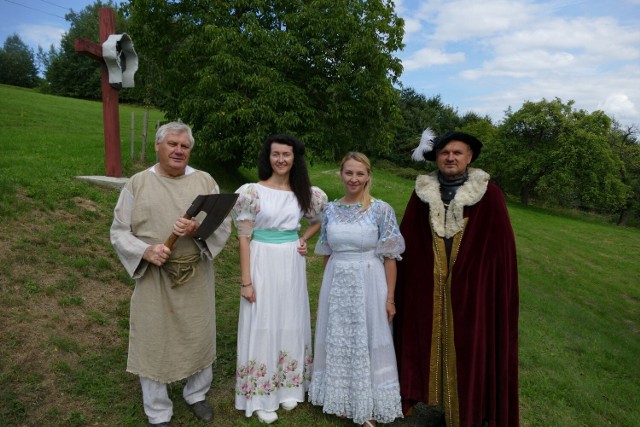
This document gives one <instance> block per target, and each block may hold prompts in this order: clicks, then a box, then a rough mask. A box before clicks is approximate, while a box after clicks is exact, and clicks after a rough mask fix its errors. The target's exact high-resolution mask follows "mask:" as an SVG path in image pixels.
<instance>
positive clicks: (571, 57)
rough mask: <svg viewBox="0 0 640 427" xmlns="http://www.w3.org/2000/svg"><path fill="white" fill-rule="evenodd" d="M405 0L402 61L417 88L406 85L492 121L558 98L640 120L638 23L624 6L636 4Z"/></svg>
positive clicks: (594, 0) (635, 1)
mask: <svg viewBox="0 0 640 427" xmlns="http://www.w3.org/2000/svg"><path fill="white" fill-rule="evenodd" d="M410 3H411V0H405V1H404V7H405V10H406V12H405V14H406V15H407V16H409V17H410V20H411V32H410V33H409V38H408V40H409V42H408V43H407V45H408V46H407V51H406V53H405V56H404V57H403V65H404V67H405V71H407V74H406V75H408V76H411V77H412V78H414V79H416V82H417V84H415V85H414V84H413V82H406V81H404V80H403V82H404V83H405V84H406V85H407V86H413V87H420V88H429V89H433V90H436V91H438V92H439V93H440V94H442V95H443V98H444V99H453V100H455V103H456V104H455V105H456V106H458V107H460V109H461V111H468V110H471V111H475V112H477V113H479V114H483V115H484V114H489V115H490V116H491V117H493V118H495V119H498V120H499V119H501V118H502V117H503V114H504V110H505V109H506V108H507V107H509V106H512V107H513V108H514V109H518V108H519V107H520V106H521V104H522V102H523V101H526V100H531V101H533V102H537V101H539V100H541V99H542V98H546V99H554V98H555V97H558V98H560V99H562V101H563V102H567V101H569V100H575V101H576V103H575V107H576V108H580V109H585V110H587V111H594V110H597V109H602V110H604V111H605V112H606V113H607V114H608V115H610V116H613V117H615V118H616V119H618V120H620V121H621V122H624V121H628V122H632V123H636V124H638V123H640V116H639V114H638V109H639V108H640V107H638V106H639V105H640V85H638V83H637V82H638V81H640V27H638V25H637V23H636V22H637V20H634V19H633V16H634V15H635V16H640V14H638V9H637V8H636V7H635V6H630V4H632V3H633V4H640V0H627V2H626V3H627V4H626V6H625V5H624V4H621V3H614V4H607V6H606V7H605V6H604V5H603V4H602V3H601V2H600V1H599V0H511V1H506V0H483V1H479V0H451V1H447V0H426V1H418V2H416V1H413V8H412V9H411V10H410V8H409V4H410ZM416 3H418V4H416ZM420 25H421V26H422V27H423V29H422V30H420V31H418V30H416V29H418V28H419V26H420ZM419 37H420V39H418V38H419ZM412 52H414V53H412ZM447 52H455V53H447ZM441 65H446V67H441Z"/></svg>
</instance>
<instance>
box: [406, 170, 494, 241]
mask: <svg viewBox="0 0 640 427" xmlns="http://www.w3.org/2000/svg"><path fill="white" fill-rule="evenodd" d="M468 171H469V179H467V181H466V182H465V183H464V184H462V186H461V187H460V188H458V191H457V192H456V196H455V197H454V198H453V200H452V201H451V203H450V204H449V209H446V210H445V208H444V203H442V199H441V197H440V183H439V182H438V171H434V172H432V173H430V174H429V175H418V177H417V178H416V195H417V196H418V198H420V200H422V201H423V202H424V203H426V204H428V205H429V216H430V220H431V228H432V229H433V231H434V232H435V233H436V234H437V235H438V236H440V237H444V238H447V239H448V238H451V237H453V236H454V235H455V234H456V233H458V232H459V231H460V230H462V228H463V227H464V216H463V211H464V208H465V206H473V205H475V204H476V203H478V202H479V201H480V199H482V196H484V193H485V192H486V191H487V185H488V184H489V174H488V173H486V172H485V171H483V170H482V169H476V168H469V170H468Z"/></svg>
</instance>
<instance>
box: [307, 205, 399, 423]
mask: <svg viewBox="0 0 640 427" xmlns="http://www.w3.org/2000/svg"><path fill="white" fill-rule="evenodd" d="M403 251H404V239H403V238H402V236H401V234H400V230H399V228H398V223H397V221H396V218H395V214H394V211H393V208H391V206H389V204H387V203H385V202H383V201H381V200H373V201H372V202H371V205H370V207H369V208H368V209H366V210H365V211H361V207H360V205H344V204H341V203H339V202H331V203H329V205H328V206H327V208H326V210H325V212H324V215H323V219H322V231H321V235H320V239H319V241H318V244H317V246H316V253H317V254H320V255H330V258H329V262H328V263H327V266H326V268H325V271H324V278H323V281H322V289H321V290H320V298H319V301H318V318H317V323H316V331H315V360H314V368H313V376H312V380H311V386H310V388H309V401H310V402H311V403H313V404H314V405H322V406H323V411H324V412H326V413H330V414H335V415H338V416H346V417H348V418H351V419H353V421H354V422H356V423H358V424H362V423H364V422H365V421H367V420H370V419H375V420H376V421H379V422H382V423H390V422H392V421H393V420H394V419H396V418H400V417H402V410H401V404H400V387H399V383H398V372H397V367H396V357H395V351H394V347H393V338H392V335H391V327H390V325H389V322H388V320H387V312H386V300H387V282H386V277H385V271H384V264H383V257H387V258H395V259H400V254H401V253H402V252H403Z"/></svg>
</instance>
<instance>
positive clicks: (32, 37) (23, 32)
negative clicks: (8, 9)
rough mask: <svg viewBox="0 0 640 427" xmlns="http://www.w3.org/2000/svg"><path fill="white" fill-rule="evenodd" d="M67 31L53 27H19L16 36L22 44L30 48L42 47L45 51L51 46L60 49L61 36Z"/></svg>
mask: <svg viewBox="0 0 640 427" xmlns="http://www.w3.org/2000/svg"><path fill="white" fill-rule="evenodd" d="M66 31H67V30H66V29H65V28H63V27H57V26H53V25H21V26H19V27H18V34H19V36H20V38H21V39H22V41H23V42H25V43H26V44H28V45H30V46H34V47H35V48H37V46H42V48H43V49H44V50H45V51H46V50H48V49H49V46H51V45H52V44H53V45H54V46H55V47H56V48H59V47H60V40H61V38H62V35H63V34H64V33H65V32H66Z"/></svg>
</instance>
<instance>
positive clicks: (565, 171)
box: [492, 98, 629, 212]
mask: <svg viewBox="0 0 640 427" xmlns="http://www.w3.org/2000/svg"><path fill="white" fill-rule="evenodd" d="M573 104H574V102H573V101H569V102H568V103H567V104H563V103H562V101H561V100H560V99H558V98H556V99H555V100H553V101H547V100H544V99H543V100H542V101H540V102H537V103H534V102H529V101H528V102H525V103H524V104H523V106H522V108H521V109H520V110H518V111H516V112H512V111H511V110H509V111H507V114H506V116H507V117H506V119H505V121H504V123H503V124H502V125H501V127H500V134H499V137H498V139H499V142H500V144H499V146H498V147H494V150H493V151H492V155H493V159H492V164H493V165H495V168H496V170H495V173H496V175H497V177H498V180H499V181H500V182H501V183H502V185H504V186H505V187H506V190H507V191H511V192H515V193H517V194H520V200H521V202H522V203H525V204H526V203H529V201H530V198H531V197H536V198H538V199H540V200H543V201H545V202H547V203H551V204H554V205H559V206H566V207H571V208H579V209H586V210H592V211H599V212H617V211H618V210H619V209H620V208H621V206H622V205H623V204H624V203H625V202H626V199H627V198H628V197H629V187H628V186H627V185H625V184H624V183H623V182H622V181H621V179H620V174H619V171H620V164H619V161H618V160H617V159H616V157H615V156H614V155H613V153H612V151H611V148H610V146H609V144H608V139H609V132H610V129H611V119H610V118H609V117H607V116H606V115H605V114H604V113H603V112H601V111H596V112H594V113H587V112H586V111H584V110H573Z"/></svg>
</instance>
